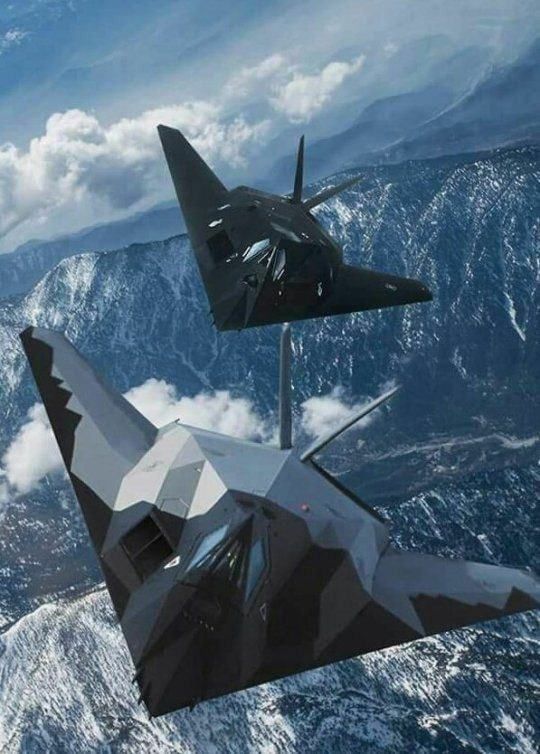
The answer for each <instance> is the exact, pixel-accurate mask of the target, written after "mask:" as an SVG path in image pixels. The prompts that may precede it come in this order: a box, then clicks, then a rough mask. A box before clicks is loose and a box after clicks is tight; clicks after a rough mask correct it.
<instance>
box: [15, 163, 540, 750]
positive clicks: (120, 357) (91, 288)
mask: <svg viewBox="0 0 540 754" xmlns="http://www.w3.org/2000/svg"><path fill="white" fill-rule="evenodd" d="M539 154H540V152H539V151H537V150H534V149H529V148H524V149H519V150H510V151H507V152H500V153H496V154H494V155H491V156H483V157H481V156H479V157H474V158H471V157H468V158H466V159H465V158H451V159H442V160H436V161H428V162H422V163H408V164H404V165H402V166H396V167H378V168H368V169H366V170H364V171H363V178H364V180H363V181H362V182H361V183H360V184H359V186H358V187H357V188H355V189H352V190H350V191H349V192H347V194H345V195H344V196H343V197H342V198H340V199H338V200H334V201H333V202H331V203H329V204H328V206H327V207H325V208H324V209H322V210H321V212H320V217H321V219H322V221H323V222H324V223H325V224H326V225H327V227H329V229H330V231H331V232H332V233H333V234H335V235H336V236H338V237H339V238H340V239H341V241H342V242H343V244H344V249H345V254H346V257H347V261H350V262H355V263H357V264H362V265H365V266H369V267H374V268H377V269H381V270H387V271H391V272H395V273H397V274H407V275H412V276H415V277H419V278H421V279H422V280H424V281H425V282H426V283H427V284H428V285H429V286H430V287H431V288H432V290H433V293H434V297H435V300H434V302H433V303H432V304H427V305H420V306H415V307H410V308H408V309H396V310H394V311H391V310H387V311H385V312H370V313H364V314H357V315H353V316H348V317H336V318H330V319H327V320H320V321H313V322H306V323H302V324H298V325H295V327H294V328H293V336H294V349H295V362H294V382H295V402H296V405H297V406H298V405H300V402H301V401H302V400H304V399H305V398H307V397H308V396H310V395H313V394H318V393H327V392H328V391H329V390H330V389H331V388H333V387H334V386H335V385H336V384H340V385H342V386H343V387H344V390H345V392H346V393H348V394H349V395H350V396H351V397H352V398H354V399H355V400H360V399H361V398H362V397H368V396H373V395H374V394H375V393H376V392H377V391H378V390H379V389H380V388H381V387H382V386H383V385H384V384H385V383H387V382H389V381H398V382H400V383H401V384H402V385H403V391H402V393H401V396H399V397H397V398H396V399H395V401H394V403H393V405H392V407H391V409H390V410H388V411H387V412H386V413H385V414H384V415H381V416H380V417H379V418H378V419H377V420H376V421H375V422H373V423H372V424H371V425H370V426H369V427H367V428H366V429H365V430H363V431H362V432H361V433H360V432H359V431H358V430H357V431H351V432H350V433H349V434H348V435H347V436H346V437H345V438H344V439H343V441H342V442H341V443H339V444H338V445H337V446H336V447H335V448H333V449H332V451H331V452H328V453H327V454H326V456H325V457H324V463H325V464H326V465H327V466H328V467H329V468H332V469H333V470H334V471H335V472H336V473H340V474H343V475H344V478H345V479H346V481H347V483H349V484H351V485H353V486H354V487H355V489H357V491H358V492H359V493H360V494H361V495H363V496H364V497H365V498H366V499H367V500H368V501H369V502H372V503H374V504H377V505H379V506H381V507H382V509H383V512H384V513H385V514H386V515H387V516H389V517H390V518H391V519H392V521H393V531H394V537H395V539H396V540H397V541H398V542H399V543H400V544H403V545H404V546H408V547H409V546H410V547H418V548H419V549H423V550H430V551H432V552H444V553H446V554H448V553H450V554H452V553H453V554H456V555H465V556H468V557H474V558H478V559H482V560H488V561H490V560H492V561H499V562H505V563H512V564H515V565H522V566H525V565H534V563H533V557H534V555H535V551H534V549H533V546H532V544H531V543H532V542H533V536H534V535H533V532H532V528H533V515H534V510H533V500H534V496H535V490H536V489H537V485H538V476H537V467H536V466H535V463H536V461H537V458H538V447H539V444H540V441H539V439H538V420H539V414H540V407H539V395H540V391H539V390H538V364H539V363H540V359H539V353H538V348H539V346H538V340H537V338H536V337H535V333H537V332H538V324H539V323H538V312H539V306H538V303H539V302H538V295H539V294H538V279H539V276H540V274H539V273H540V267H539V258H540V257H539V254H538V250H539V241H540V219H539V217H538V206H540V188H539V187H540V183H539V178H540V163H539V159H538V158H539ZM30 323H32V324H40V325H45V326H48V327H54V328H57V329H61V330H64V331H65V332H66V333H67V335H68V337H70V338H71V339H72V340H73V341H74V342H75V343H76V344H77V345H78V347H80V348H81V350H82V351H83V352H84V353H85V354H86V355H87V356H88V357H89V358H90V360H91V361H92V362H93V363H94V364H95V365H96V366H97V367H98V369H99V370H101V372H102V373H103V374H104V375H105V376H106V377H107V378H108V379H109V380H111V381H112V382H113V383H114V384H115V385H116V386H117V387H118V388H119V389H121V390H126V389H127V388H128V387H130V386H132V385H136V384H140V383H141V382H143V381H144V380H146V379H147V378H149V377H152V376H154V377H158V378H162V379H165V380H167V381H168V382H171V383H173V384H175V385H176V386H177V387H178V389H179V391H180V392H181V393H182V394H185V395H193V394H195V393H197V392H199V391H200V390H201V389H202V390H204V389H207V390H214V389H220V388H227V389H232V390H233V392H237V393H239V394H242V395H247V396H249V397H251V398H252V399H253V400H254V401H255V403H256V405H257V407H258V409H259V411H260V412H261V413H262V414H264V415H271V414H272V412H273V411H274V410H275V404H276V386H277V366H278V365H277V338H278V332H279V331H278V329H276V328H265V329H263V330H253V331H246V332H243V333H225V334H217V333H215V332H214V330H213V328H212V326H211V323H210V319H209V317H208V306H207V302H206V300H205V297H204V292H203V291H202V288H201V285H200V283H199V278H198V274H197V272H196V269H195V265H194V262H193V259H192V255H191V250H190V249H189V245H188V243H187V240H186V238H185V237H177V238H173V239H170V240H168V241H163V242H156V243H150V244H144V245H138V246H132V247H130V248H129V249H123V250H120V251H113V252H104V253H99V254H85V255H82V256H76V257H72V258H69V259H65V260H64V261H62V262H61V263H60V264H59V265H58V266H57V267H56V268H55V269H53V270H52V271H50V272H49V273H48V274H47V275H46V276H45V277H44V278H43V279H42V280H41V281H40V282H39V283H38V284H37V285H36V286H35V288H34V289H33V290H32V291H31V292H30V293H28V294H27V295H26V296H25V297H24V298H23V299H21V300H20V301H11V302H8V301H5V302H3V303H2V304H1V305H0V352H1V353H2V359H1V361H0V384H1V386H2V387H1V389H0V412H1V415H2V416H3V417H4V418H3V421H2V425H1V426H0V455H1V453H3V451H4V450H5V448H6V447H7V446H8V444H9V442H10V441H11V439H12V437H13V435H14V433H15V432H16V431H17V429H18V428H19V427H20V426H21V423H22V421H23V419H24V416H25V414H26V411H27V410H28V408H29V407H30V406H31V405H32V404H33V403H34V402H35V401H36V399H37V397H36V393H35V390H34V387H33V385H32V384H31V381H30V377H29V373H28V370H27V368H26V365H25V362H24V358H23V355H22V352H21V350H20V349H19V345H18V339H17V334H18V332H19V331H20V330H21V329H22V328H23V327H24V326H26V325H28V324H30ZM389 503H393V504H394V505H392V506H390V505H389ZM397 503H399V505H398V504H397ZM385 506H386V507H385ZM0 526H1V528H2V536H1V545H0V611H1V613H2V618H3V620H2V624H3V625H4V633H3V634H2V635H1V636H2V638H1V639H0V688H1V689H2V692H1V693H2V697H3V698H4V699H7V700H8V703H7V705H3V706H2V712H0V726H3V727H0V741H1V742H2V744H3V745H4V746H5V748H6V750H7V751H19V750H32V751H48V750H51V747H52V748H53V749H54V750H57V751H64V750H69V749H70V748H73V747H75V748H76V749H77V750H80V751H89V750H96V749H97V748H99V747H102V748H107V747H110V748H111V750H114V751H143V750H144V751H148V750H153V751H168V750H184V749H186V748H187V749H189V750H194V751H209V750H223V748H224V746H227V745H228V746H229V749H231V750H238V751H243V750H246V748H247V749H250V750H253V751H259V750H263V749H264V747H265V746H266V747H267V750H269V751H280V750H283V749H284V748H287V747H288V748H289V750H293V751H306V750H307V751H323V750H324V751H331V750H335V751H342V750H344V749H346V748H359V747H360V748H362V750H364V751H396V752H397V751H403V750H404V748H407V746H408V745H409V744H410V741H414V742H415V743H416V744H417V750H419V751H437V752H439V751H440V752H447V751H448V752H450V751H452V752H453V751H464V752H465V751H467V752H470V751H487V750H498V751H500V750H504V751H506V750H508V751H512V750H515V751H527V746H528V747H529V749H530V750H531V751H533V750H534V724H535V720H534V700H533V688H534V681H533V679H534V672H533V671H534V663H535V662H536V661H537V660H535V654H534V644H533V641H532V639H530V638H529V637H530V633H531V632H532V631H533V630H534V628H535V627H536V626H537V623H538V622H537V619H536V617H534V616H526V617H519V618H517V619H515V620H508V621H504V622H500V623H496V624H495V623H494V624H490V625H488V626H486V627H481V628H478V629H473V630H468V631H463V632H456V633H455V634H452V635H450V636H447V637H442V638H437V639H433V640H426V641H424V642H420V643H417V644H414V645H411V646H410V647H405V648H403V649H400V650H395V651H394V650H393V651H390V652H386V653H381V654H380V655H374V656H372V657H369V658H365V659H363V660H362V661H352V662H348V663H343V664H340V665H338V666H335V667H332V668H328V669H323V670H320V671H316V672H314V673H311V674H307V675H305V676H302V677H299V678H296V679H290V680H287V681H284V682H282V683H279V684H273V685H271V686H267V687H264V688H263V689H259V690H254V691H251V692H246V693H245V694H241V695H238V696H235V697H230V698H228V699H224V700H220V701H217V702H214V703H212V704H210V705H203V706H201V707H200V709H198V710H196V711H195V712H194V713H193V714H192V715H189V713H178V714H176V715H173V716H171V717H170V718H167V719H166V720H163V721H160V722H158V723H152V724H150V723H148V721H146V720H145V718H144V715H143V713H142V711H141V710H137V709H136V707H135V705H134V692H133V690H132V689H131V687H129V682H128V679H129V677H130V674H131V669H130V667H129V661H128V658H127V654H126V651H125V649H124V646H123V644H122V642H121V638H120V634H119V631H118V630H117V629H116V628H115V627H114V626H113V620H112V616H111V611H110V608H109V602H108V599H107V597H106V595H104V594H103V593H102V592H100V591H98V592H95V591H92V592H91V593H90V594H86V596H80V595H82V594H83V593H84V592H85V591H87V590H88V589H94V587H95V585H96V584H97V583H98V582H99V578H100V577H99V574H98V572H97V568H96V565H95V562H94V560H93V557H92V553H91V551H90V548H89V545H88V542H87V538H86V535H85V532H84V527H83V524H82V522H81V520H80V517H79V514H78V511H77V508H76V504H75V502H74V500H73V496H72V494H71V492H70V490H69V489H68V487H67V484H66V482H65V481H64V480H63V479H62V478H60V477H55V478H53V479H51V480H49V481H46V482H44V483H42V484H41V485H40V487H39V488H38V489H37V490H35V491H33V492H31V493H30V494H28V495H26V496H22V497H19V498H17V499H12V500H9V501H8V502H6V503H4V504H3V505H2V507H1V510H0ZM536 566H537V567H538V563H537V564H536ZM76 595H79V596H78V597H76ZM42 603H45V604H43V606H42V607H38V605H40V604H42ZM10 624H11V627H8V626H9V625H10ZM233 720H234V721H235V722H234V725H233V724H232V722H231V721H233ZM310 747H311V748H310Z"/></svg>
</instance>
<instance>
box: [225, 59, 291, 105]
mask: <svg viewBox="0 0 540 754" xmlns="http://www.w3.org/2000/svg"><path fill="white" fill-rule="evenodd" d="M291 70H292V67H291V66H290V64H289V63H288V62H287V59H286V58H285V57H284V56H283V55H281V54H279V53H276V54H274V55H270V56H269V57H267V58H264V60H261V62H260V63H257V64H256V65H251V66H246V67H245V68H241V69H240V71H239V72H238V73H237V74H235V75H234V76H232V77H231V79H230V80H229V81H228V82H227V84H226V85H225V87H224V90H223V96H224V97H225V98H226V99H228V100H229V99H230V100H232V99H242V98H244V97H247V96H248V95H249V94H251V93H252V92H253V91H254V90H255V89H257V88H259V87H260V86H261V84H262V83H266V82H268V81H269V80H273V79H275V78H276V77H281V76H283V75H284V74H285V73H287V72H290V71H291Z"/></svg>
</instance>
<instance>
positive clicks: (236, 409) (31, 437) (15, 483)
mask: <svg viewBox="0 0 540 754" xmlns="http://www.w3.org/2000/svg"><path fill="white" fill-rule="evenodd" d="M125 397H126V398H127V399H128V400H129V401H130V402H131V403H132V404H133V405H134V406H135V407H136V408H137V409H138V410H139V411H140V412H141V413H142V414H144V415H145V416H146V417H147V418H148V419H150V421H151V422H152V423H153V424H155V425H156V426H158V427H162V426H164V425H165V424H168V423H169V422H172V421H175V420H176V419H180V421H181V422H182V423H184V424H187V425H190V426H194V427H201V428H203V429H209V430H212V431H214V432H220V433H223V434H227V435H231V436H232V437H239V438H241V439H245V440H257V441H265V442H275V441H276V436H277V432H276V426H275V421H274V418H273V417H269V416H267V417H263V416H261V415H260V414H259V413H258V411H257V410H256V408H255V406H254V404H253V402H252V401H250V400H249V399H247V398H244V397H238V396H233V395H232V394H231V393H230V391H228V390H218V391H216V392H213V393H210V392H202V393H199V394H197V395H195V396H194V397H186V396H179V395H178V393H177V390H176V388H175V387H174V385H171V384H169V383H167V382H165V380H158V379H155V378H150V379H148V380H146V382H144V383H142V384H141V385H138V386H136V387H133V388H131V389H130V390H128V391H127V392H126V393H125ZM361 405H362V404H361V403H353V402H352V401H350V400H348V399H347V397H346V396H345V393H344V391H343V389H342V388H340V387H336V388H334V389H333V390H332V391H331V392H330V393H328V394H327V395H322V396H318V397H312V398H308V399H307V400H306V401H304V402H303V403H302V404H301V407H300V408H301V415H300V422H299V430H300V432H301V433H305V434H307V435H310V436H313V437H314V436H317V435H322V434H325V433H326V432H328V431H329V430H331V429H333V428H334V427H336V426H337V425H339V424H341V423H342V422H343V421H344V420H345V419H347V418H348V417H349V416H351V415H352V414H354V413H356V412H357V411H358V409H359V408H360V406H361ZM373 416H374V415H371V416H370V417H369V419H368V418H366V419H364V420H363V421H362V422H360V423H359V425H360V426H365V425H366V424H367V423H369V421H371V420H372V417H373ZM62 469H63V463H62V459H61V457H60V452H59V450H58V447H57V445H56V441H55V439H54V436H53V433H52V430H51V427H50V425H49V422H48V420H47V416H46V413H45V409H44V407H43V405H42V404H41V403H36V404H34V406H32V408H30V410H29V411H28V413H27V416H26V421H25V422H24V424H23V425H22V426H21V428H20V429H19V431H18V432H17V434H16V435H15V437H14V439H13V440H12V442H11V443H10V445H9V447H8V448H7V450H6V452H5V453H4V455H3V456H2V459H1V465H0V502H6V501H7V500H8V499H9V498H10V497H17V496H19V495H24V494H27V493H29V492H31V491H32V490H34V489H35V488H36V487H37V486H38V485H39V483H40V482H41V481H42V480H43V479H44V478H45V477H46V476H47V475H49V474H54V473H57V472H59V471H61V470H62Z"/></svg>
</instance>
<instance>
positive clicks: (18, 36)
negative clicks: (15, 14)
mask: <svg viewBox="0 0 540 754" xmlns="http://www.w3.org/2000/svg"><path fill="white" fill-rule="evenodd" d="M29 33H30V32H28V31H23V30H22V29H9V30H8V31H6V33H5V34H4V36H2V37H0V55H2V53H3V52H6V50H9V48H10V47H17V46H18V45H20V44H21V42H22V41H23V39H24V38H25V37H27V36H28V35H29Z"/></svg>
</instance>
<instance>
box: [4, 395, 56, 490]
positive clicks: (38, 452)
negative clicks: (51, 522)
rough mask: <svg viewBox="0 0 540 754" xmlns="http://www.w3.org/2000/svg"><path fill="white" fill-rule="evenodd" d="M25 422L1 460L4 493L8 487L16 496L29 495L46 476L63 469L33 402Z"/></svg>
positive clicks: (38, 406) (42, 411) (41, 411)
mask: <svg viewBox="0 0 540 754" xmlns="http://www.w3.org/2000/svg"><path fill="white" fill-rule="evenodd" d="M26 419H27V420H26V422H25V423H24V424H23V425H22V427H21V428H20V430H19V431H18V433H17V435H16V436H15V439H14V440H13V442H12V443H11V445H10V446H9V448H8V449H7V451H6V452H5V453H4V456H3V457H2V465H3V470H2V471H1V472H0V476H3V477H4V478H5V480H6V482H7V485H8V487H7V486H6V484H5V482H3V483H2V484H3V487H4V490H3V494H4V496H6V495H7V492H8V489H9V488H11V489H12V490H14V491H15V492H16V493H18V494H24V493H26V492H30V490H32V489H33V488H34V487H35V486H36V485H37V483H38V482H39V481H40V480H41V479H43V477H44V476H46V475H47V474H51V473H53V472H55V471H58V470H59V469H60V468H61V467H62V459H61V457H60V451H59V450H58V446H57V445H56V442H55V440H54V437H53V433H52V430H51V428H50V425H49V422H48V420H47V415H46V413H45V409H44V407H43V405H42V404H41V403H35V404H34V405H33V406H32V408H31V409H30V410H29V411H28V414H27V417H26Z"/></svg>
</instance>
